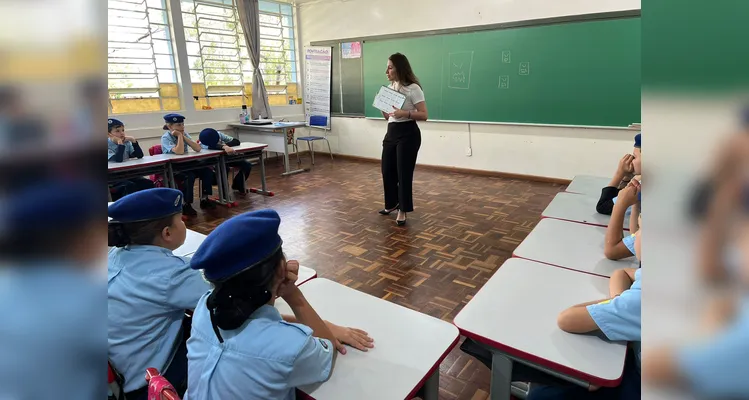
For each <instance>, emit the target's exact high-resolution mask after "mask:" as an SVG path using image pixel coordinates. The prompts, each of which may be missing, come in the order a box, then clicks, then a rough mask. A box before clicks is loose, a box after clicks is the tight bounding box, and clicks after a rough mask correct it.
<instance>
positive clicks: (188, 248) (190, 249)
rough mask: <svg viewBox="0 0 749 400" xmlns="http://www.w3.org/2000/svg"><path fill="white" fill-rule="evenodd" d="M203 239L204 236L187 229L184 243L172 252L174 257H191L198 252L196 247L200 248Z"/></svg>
mask: <svg viewBox="0 0 749 400" xmlns="http://www.w3.org/2000/svg"><path fill="white" fill-rule="evenodd" d="M205 238H206V235H204V234H202V233H198V232H195V231H193V230H190V229H188V230H187V236H186V237H185V243H182V246H180V247H179V248H178V249H177V250H174V251H173V253H174V255H175V256H182V257H184V256H191V255H192V254H193V253H195V252H196V251H197V250H198V247H200V244H201V243H203V241H204V240H205Z"/></svg>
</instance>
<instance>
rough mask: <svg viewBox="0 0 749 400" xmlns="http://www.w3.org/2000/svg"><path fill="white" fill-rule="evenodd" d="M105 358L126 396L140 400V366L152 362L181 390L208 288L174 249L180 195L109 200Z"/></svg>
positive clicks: (181, 229)
mask: <svg viewBox="0 0 749 400" xmlns="http://www.w3.org/2000/svg"><path fill="white" fill-rule="evenodd" d="M109 217H110V218H111V220H110V222H109V245H110V246H115V247H114V248H112V249H111V250H110V251H109V257H108V261H109V265H108V279H107V282H108V297H109V301H108V304H109V313H108V315H109V335H108V339H109V359H110V360H111V362H112V365H113V366H114V368H115V369H117V370H118V371H119V372H120V373H121V374H122V375H123V377H124V379H125V383H124V390H125V392H126V397H127V398H128V399H136V400H137V399H146V397H147V392H146V389H147V388H146V381H145V379H144V376H145V375H144V374H145V371H146V368H148V367H154V368H157V369H158V370H159V371H161V372H162V374H163V375H164V376H165V377H166V378H167V379H168V380H169V381H170V382H171V383H172V384H173V385H174V386H175V388H177V390H178V392H180V393H183V392H184V390H185V388H186V380H187V347H186V344H185V341H186V340H187V337H188V336H189V333H190V330H189V322H188V321H189V320H187V319H185V310H191V309H194V308H195V306H196V305H197V304H198V300H199V299H200V296H202V295H203V294H204V293H206V292H207V291H208V290H209V289H210V287H209V286H208V283H207V282H206V281H205V280H203V277H202V276H201V275H200V273H199V272H197V271H195V270H193V269H191V268H190V260H189V258H185V257H179V256H176V255H174V254H173V253H172V251H174V250H176V249H177V248H179V247H180V246H181V245H182V244H183V243H184V241H185V236H186V233H187V230H186V228H185V224H184V222H182V193H181V192H180V191H178V190H176V189H169V188H156V189H148V190H144V191H140V192H137V193H133V194H131V195H128V196H125V197H123V198H122V199H120V200H118V201H116V202H114V203H113V204H112V205H110V206H109Z"/></svg>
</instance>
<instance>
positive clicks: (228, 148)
mask: <svg viewBox="0 0 749 400" xmlns="http://www.w3.org/2000/svg"><path fill="white" fill-rule="evenodd" d="M223 149H224V151H225V152H226V153H227V154H234V153H236V151H234V148H232V147H231V146H228V145H224V147H223Z"/></svg>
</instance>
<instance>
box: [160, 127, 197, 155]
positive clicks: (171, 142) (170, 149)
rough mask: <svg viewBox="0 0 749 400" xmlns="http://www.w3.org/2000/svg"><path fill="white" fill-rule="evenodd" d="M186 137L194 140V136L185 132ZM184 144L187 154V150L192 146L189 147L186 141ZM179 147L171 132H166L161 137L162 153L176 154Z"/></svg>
mask: <svg viewBox="0 0 749 400" xmlns="http://www.w3.org/2000/svg"><path fill="white" fill-rule="evenodd" d="M184 137H186V138H188V139H190V140H192V136H190V134H189V133H187V132H185V133H184ZM182 144H183V145H184V146H185V153H187V150H188V149H189V147H190V146H188V145H187V142H186V141H184V140H183V141H182ZM176 146H177V138H176V137H174V135H172V133H171V132H169V131H166V132H164V134H163V135H161V152H162V153H164V154H169V153H172V154H174V148H175V147H176Z"/></svg>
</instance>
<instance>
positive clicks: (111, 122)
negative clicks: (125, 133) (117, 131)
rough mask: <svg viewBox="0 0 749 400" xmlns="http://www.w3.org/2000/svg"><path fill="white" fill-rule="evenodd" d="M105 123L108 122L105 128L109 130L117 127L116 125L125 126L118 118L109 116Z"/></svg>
mask: <svg viewBox="0 0 749 400" xmlns="http://www.w3.org/2000/svg"><path fill="white" fill-rule="evenodd" d="M107 123H108V127H107V129H109V130H110V131H111V130H112V128H114V127H117V126H125V124H123V123H122V121H120V120H119V119H114V118H110V119H109V120H108V121H107Z"/></svg>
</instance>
